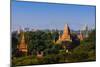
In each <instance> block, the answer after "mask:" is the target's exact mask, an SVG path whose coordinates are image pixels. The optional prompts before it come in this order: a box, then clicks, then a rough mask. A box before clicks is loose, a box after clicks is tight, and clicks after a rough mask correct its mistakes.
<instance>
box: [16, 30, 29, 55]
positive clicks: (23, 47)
mask: <svg viewBox="0 0 100 67" xmlns="http://www.w3.org/2000/svg"><path fill="white" fill-rule="evenodd" d="M17 48H18V49H19V51H21V52H23V53H27V51H28V50H27V44H26V43H25V36H24V32H22V33H21V41H20V44H19V45H18V46H17Z"/></svg>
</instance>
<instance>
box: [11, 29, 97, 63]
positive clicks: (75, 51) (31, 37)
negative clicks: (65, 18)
mask: <svg viewBox="0 0 100 67" xmlns="http://www.w3.org/2000/svg"><path fill="white" fill-rule="evenodd" d="M58 37H59V34H58V31H53V32H51V31H40V30H37V31H34V32H32V31H27V32H25V39H26V40H25V41H26V43H27V45H28V55H27V56H26V55H22V56H16V55H18V53H17V54H16V51H17V44H18V43H19V42H20V35H18V34H17V33H16V32H14V33H12V65H30V64H50V63H63V62H81V61H95V59H96V56H95V55H96V51H95V49H96V47H95V46H96V45H95V30H92V31H91V32H90V33H89V36H88V38H86V39H84V40H83V41H79V39H78V38H77V36H76V35H75V34H72V42H67V44H66V43H65V42H64V43H60V44H56V43H54V42H55V41H57V39H58ZM63 46H65V48H63ZM37 51H39V52H40V51H42V52H43V53H44V55H43V58H37V54H36V52H37Z"/></svg>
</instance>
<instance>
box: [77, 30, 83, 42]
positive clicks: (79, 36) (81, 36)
mask: <svg viewBox="0 0 100 67" xmlns="http://www.w3.org/2000/svg"><path fill="white" fill-rule="evenodd" d="M78 38H79V39H80V41H82V40H83V39H84V38H83V34H82V32H81V31H80V33H79V35H78Z"/></svg>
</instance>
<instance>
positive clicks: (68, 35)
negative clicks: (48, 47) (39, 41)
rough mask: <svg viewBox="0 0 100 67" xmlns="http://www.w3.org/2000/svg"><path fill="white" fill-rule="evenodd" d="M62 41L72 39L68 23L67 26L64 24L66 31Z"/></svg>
mask: <svg viewBox="0 0 100 67" xmlns="http://www.w3.org/2000/svg"><path fill="white" fill-rule="evenodd" d="M61 41H72V40H71V34H70V29H69V26H68V24H65V26H64V31H63V34H62V36H61Z"/></svg>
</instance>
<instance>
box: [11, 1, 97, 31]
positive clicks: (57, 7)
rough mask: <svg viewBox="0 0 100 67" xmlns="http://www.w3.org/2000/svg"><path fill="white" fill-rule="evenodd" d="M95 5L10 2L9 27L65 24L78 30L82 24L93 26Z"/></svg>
mask: <svg viewBox="0 0 100 67" xmlns="http://www.w3.org/2000/svg"><path fill="white" fill-rule="evenodd" d="M95 23H96V22H95V6H88V5H87V6H86V5H85V6H82V5H74V4H54V3H40V2H24V1H23V2H20V1H14V0H12V2H11V29H12V30H17V29H19V28H20V27H21V28H26V27H28V28H33V29H59V30H62V29H63V28H64V25H65V24H68V25H69V27H70V29H73V30H80V29H82V27H83V26H84V25H86V24H87V25H88V27H89V28H92V27H95Z"/></svg>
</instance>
